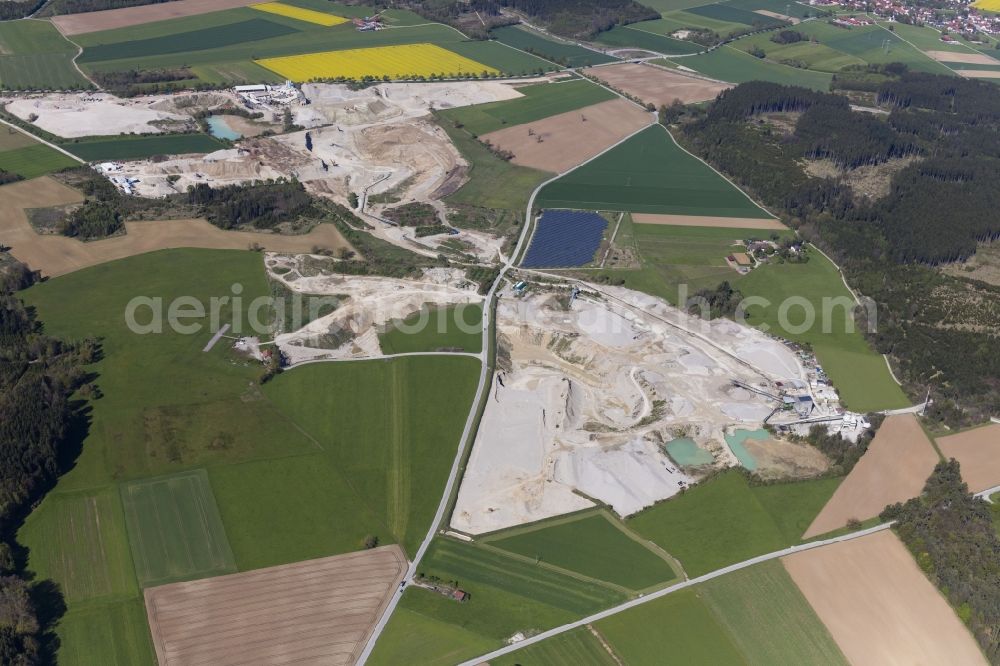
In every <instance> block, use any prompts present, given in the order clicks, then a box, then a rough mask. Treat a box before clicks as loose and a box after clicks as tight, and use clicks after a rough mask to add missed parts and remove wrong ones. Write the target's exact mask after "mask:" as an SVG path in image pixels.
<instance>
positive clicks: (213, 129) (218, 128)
mask: <svg viewBox="0 0 1000 666" xmlns="http://www.w3.org/2000/svg"><path fill="white" fill-rule="evenodd" d="M205 122H207V123H208V133H209V134H211V135H212V136H214V137H215V138H216V139H229V140H230V141H235V140H236V139H239V138H241V137H242V136H243V135H242V134H240V133H239V132H237V131H236V130H234V129H233V128H232V127H230V126H229V123H227V122H226V119H225V118H224V117H222V116H209V117H208V118H207V119H206V120H205Z"/></svg>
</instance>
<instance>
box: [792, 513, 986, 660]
mask: <svg viewBox="0 0 1000 666" xmlns="http://www.w3.org/2000/svg"><path fill="white" fill-rule="evenodd" d="M781 561H782V563H783V564H784V565H785V568H786V569H787V570H788V573H789V574H791V576H792V580H794V581H795V583H796V585H798V586H799V589H800V590H802V594H803V595H805V597H806V599H807V600H808V601H809V603H810V604H811V605H812V607H813V609H814V610H815V611H816V614H817V615H819V617H820V619H821V620H822V621H823V623H824V624H825V625H826V628H827V629H829V630H830V633H831V634H832V635H833V640H834V641H835V642H836V643H837V645H838V646H840V649H841V650H842V651H843V653H844V656H846V657H847V660H848V661H849V662H850V663H851V664H853V665H854V666H868V665H871V666H875V665H878V666H886V665H887V664H985V663H986V660H985V659H984V658H983V655H982V653H981V652H980V651H979V647H978V646H977V645H976V642H975V640H973V638H972V635H971V634H970V633H969V631H968V630H967V629H966V628H965V626H963V625H962V623H961V621H960V620H959V619H958V616H957V615H956V614H955V612H954V611H953V610H952V609H951V607H950V606H948V603H947V602H946V601H945V600H944V598H943V597H942V596H941V594H940V593H939V592H938V591H937V589H935V588H934V586H933V585H932V584H931V582H930V581H929V580H927V578H925V577H924V574H923V573H922V572H921V571H920V569H919V568H918V567H917V564H916V562H915V561H914V560H913V556H912V555H910V552H909V551H908V550H906V547H905V546H904V545H903V544H902V542H900V540H899V539H898V538H897V537H896V535H895V534H893V533H892V532H890V531H888V530H886V531H883V532H877V533H875V534H871V535H869V536H865V537H862V538H860V539H854V540H852V541H844V542H841V543H837V544H833V545H831V546H824V547H823V548H816V549H814V550H809V551H806V552H803V553H795V554H794V555H789V556H787V557H784V558H782V560H781Z"/></svg>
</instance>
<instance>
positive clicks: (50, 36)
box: [0, 20, 93, 90]
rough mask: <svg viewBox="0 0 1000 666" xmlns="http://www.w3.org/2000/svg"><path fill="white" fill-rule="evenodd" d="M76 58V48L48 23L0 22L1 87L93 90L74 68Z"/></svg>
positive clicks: (32, 21) (31, 21)
mask: <svg viewBox="0 0 1000 666" xmlns="http://www.w3.org/2000/svg"><path fill="white" fill-rule="evenodd" d="M75 55H76V47H75V46H74V45H73V44H71V43H70V42H69V41H67V40H66V38H65V37H63V36H62V35H60V34H59V31H58V30H56V28H55V26H53V25H52V24H51V23H49V22H48V21H35V20H25V21H6V22H0V88H11V89H14V90H82V89H84V88H92V87H93V86H91V84H90V82H89V81H87V79H85V78H84V77H83V76H81V75H80V73H79V72H78V71H76V68H74V67H73V56H75Z"/></svg>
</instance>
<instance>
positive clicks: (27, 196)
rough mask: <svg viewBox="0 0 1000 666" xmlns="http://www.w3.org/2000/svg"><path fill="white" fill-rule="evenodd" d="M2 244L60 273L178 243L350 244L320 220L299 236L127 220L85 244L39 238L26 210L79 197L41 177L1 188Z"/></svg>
mask: <svg viewBox="0 0 1000 666" xmlns="http://www.w3.org/2000/svg"><path fill="white" fill-rule="evenodd" d="M0 199H2V200H3V203H4V205H3V207H2V208H0V243H3V244H4V245H8V246H10V247H11V254H13V255H14V256H15V257H17V259H19V260H20V261H22V262H24V263H26V264H28V266H29V267H31V268H32V269H33V270H40V271H42V273H43V274H45V275H49V276H53V277H55V276H58V275H64V274H66V273H71V272H73V271H76V270H79V269H81V268H86V267H87V266H94V265H96V264H101V263H104V262H106V261H112V260H114V259H122V258H124V257H130V256H132V255H135V254H142V253H144V252H152V251H154V250H162V249H166V248H176V247H202V248H213V249H232V250H245V249H248V248H249V247H250V246H251V244H258V245H261V246H263V247H264V248H266V249H268V250H272V251H274V252H290V253H296V252H297V253H307V252H312V249H313V248H314V247H316V246H320V247H324V248H328V249H330V250H333V251H336V250H337V249H338V248H340V247H349V245H348V244H347V242H346V241H345V240H344V238H343V236H341V235H340V232H338V231H337V229H336V227H334V226H333V225H330V224H322V225H320V226H318V227H316V228H315V229H313V230H312V231H311V232H309V233H308V234H303V235H301V236H279V235H277V234H261V233H253V232H245V231H223V230H222V229H219V228H218V227H214V226H212V225H211V224H209V223H208V222H206V221H205V220H202V219H196V220H163V221H159V222H126V223H125V229H126V232H127V233H126V234H125V235H124V236H118V237H116V238H108V239H106V240H100V241H93V242H90V243H84V242H81V241H78V240H75V239H72V238H66V237H65V236H42V235H39V234H37V233H35V231H34V229H32V228H31V226H30V225H29V224H28V219H27V217H26V216H25V214H24V210H23V209H24V208H39V207H44V206H57V205H61V204H69V203H74V202H79V201H82V200H83V197H82V196H81V195H80V193H79V192H77V191H75V190H73V189H71V188H68V187H66V186H65V185H62V184H61V183H58V182H56V181H55V180H52V179H51V178H47V177H43V178H36V179H34V180H29V181H22V182H19V183H14V184H12V185H5V186H3V187H2V188H0Z"/></svg>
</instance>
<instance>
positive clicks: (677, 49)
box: [597, 23, 705, 55]
mask: <svg viewBox="0 0 1000 666" xmlns="http://www.w3.org/2000/svg"><path fill="white" fill-rule="evenodd" d="M641 26H642V24H641V23H637V24H635V25H632V26H623V25H619V26H615V27H614V28H612V29H611V30H608V31H605V32H602V33H601V34H600V35H598V37H597V40H598V41H599V42H600V43H602V44H605V45H607V46H609V47H612V48H617V49H625V48H636V49H644V50H647V51H652V52H654V53H662V54H664V55H678V54H681V53H685V54H687V53H698V52H699V51H704V50H705V47H703V46H700V45H698V44H695V43H694V42H685V41H681V40H679V39H674V38H672V37H667V36H666V35H660V34H657V33H655V32H646V31H645V30H643V29H642V28H641Z"/></svg>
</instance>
